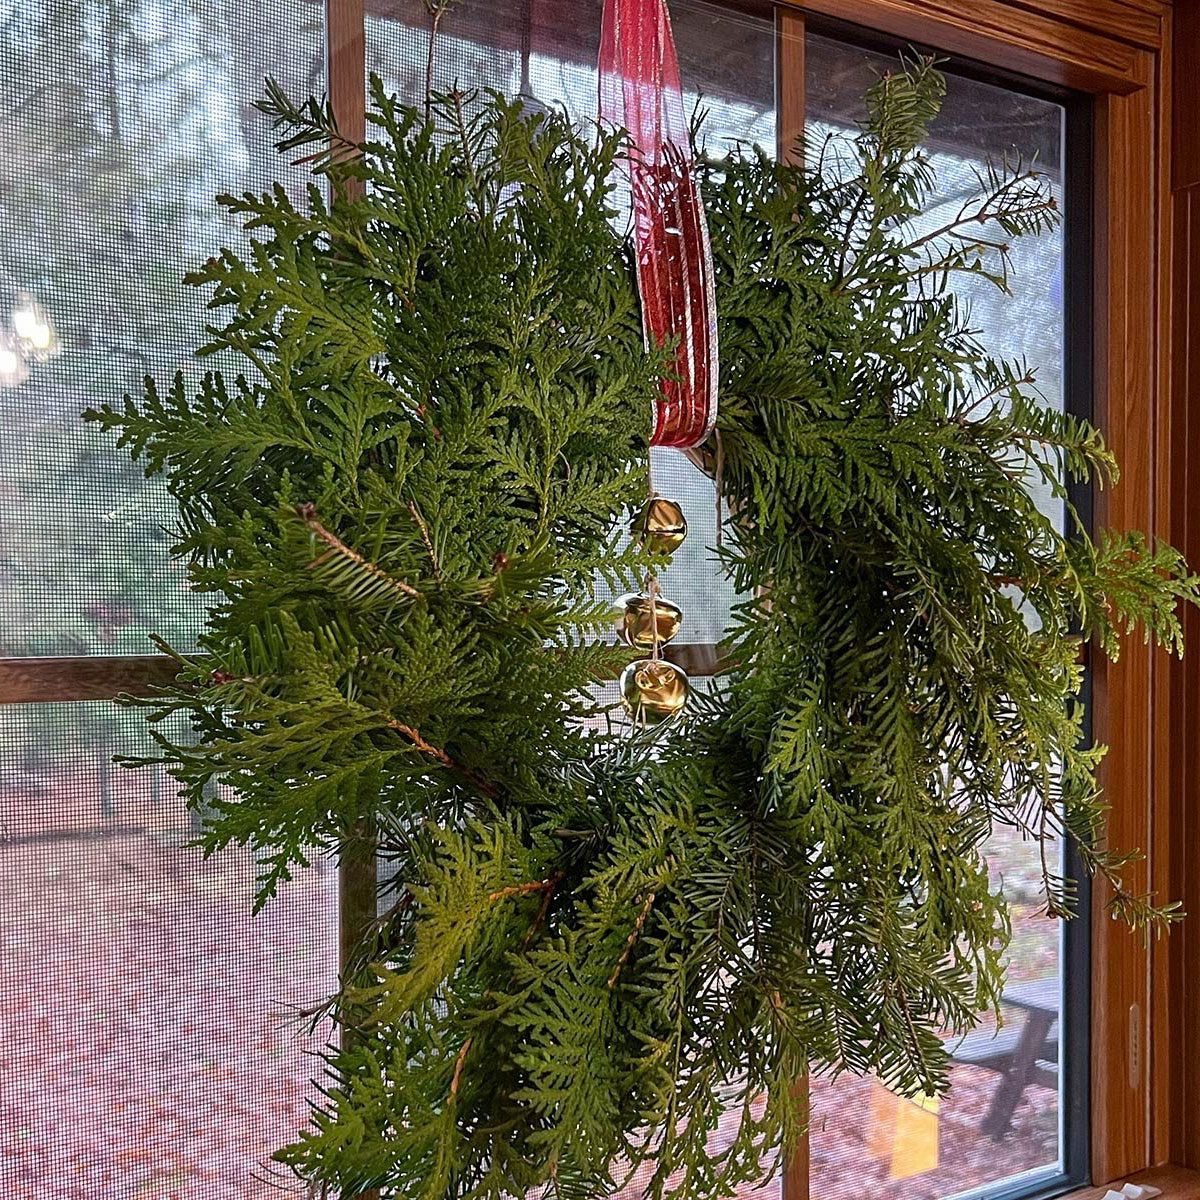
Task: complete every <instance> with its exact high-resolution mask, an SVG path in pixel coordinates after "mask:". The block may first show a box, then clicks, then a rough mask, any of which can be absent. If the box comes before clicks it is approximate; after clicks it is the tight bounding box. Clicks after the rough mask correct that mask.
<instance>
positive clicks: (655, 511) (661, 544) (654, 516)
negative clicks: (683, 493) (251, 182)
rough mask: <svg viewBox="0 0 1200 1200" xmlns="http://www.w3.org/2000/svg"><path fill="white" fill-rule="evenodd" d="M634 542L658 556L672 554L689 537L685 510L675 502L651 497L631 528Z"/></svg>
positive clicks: (659, 497)
mask: <svg viewBox="0 0 1200 1200" xmlns="http://www.w3.org/2000/svg"><path fill="white" fill-rule="evenodd" d="M629 532H630V534H631V535H632V537H633V540H634V541H635V542H637V543H638V544H639V545H641V546H644V547H645V548H646V549H647V550H653V551H654V552H655V553H656V554H672V553H674V551H676V550H678V549H679V547H680V546H682V545H683V539H684V538H685V537H687V521H686V520H685V519H684V516H683V509H682V508H680V507H679V505H678V504H676V503H675V501H674V500H668V499H666V498H665V497H664V496H651V497H650V499H649V500H647V501H646V503H645V504H644V505H643V506H642V510H641V512H639V513H638V514H637V516H636V517H634V518H633V522H632V524H631V525H630V526H629Z"/></svg>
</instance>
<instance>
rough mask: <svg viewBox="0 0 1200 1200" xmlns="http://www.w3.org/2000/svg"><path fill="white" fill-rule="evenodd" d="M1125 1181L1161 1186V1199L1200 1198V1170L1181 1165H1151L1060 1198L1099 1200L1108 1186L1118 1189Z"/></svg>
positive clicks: (1068, 1199) (1194, 1199) (1198, 1199)
mask: <svg viewBox="0 0 1200 1200" xmlns="http://www.w3.org/2000/svg"><path fill="white" fill-rule="evenodd" d="M1126 1182H1129V1183H1149V1184H1152V1185H1153V1186H1154V1187H1157V1188H1162V1198H1161V1200H1200V1171H1188V1170H1186V1169H1185V1168H1183V1167H1153V1168H1151V1169H1150V1170H1149V1171H1139V1172H1138V1173H1137V1174H1136V1175H1130V1176H1129V1179H1128V1180H1124V1179H1118V1180H1116V1181H1115V1183H1111V1184H1107V1185H1106V1186H1105V1187H1098V1188H1084V1189H1083V1190H1082V1191H1080V1192H1071V1193H1070V1194H1069V1195H1067V1196H1064V1197H1063V1198H1062V1200H1100V1197H1101V1196H1103V1195H1104V1193H1105V1192H1106V1191H1108V1189H1109V1188H1110V1187H1112V1188H1117V1189H1119V1188H1120V1186H1121V1185H1122V1184H1123V1183H1126Z"/></svg>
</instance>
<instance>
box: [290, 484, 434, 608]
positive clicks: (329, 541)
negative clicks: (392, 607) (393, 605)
mask: <svg viewBox="0 0 1200 1200" xmlns="http://www.w3.org/2000/svg"><path fill="white" fill-rule="evenodd" d="M296 516H298V517H299V518H300V520H302V521H303V522H304V524H305V525H306V526H307V527H308V529H309V530H310V532H311V533H312V534H313V536H314V537H316V538H317V539H318V540H319V541H322V542H324V543H325V545H326V546H328V547H329V550H328V551H327V552H326V553H325V554H323V555H321V556H320V557H319V558H315V559H313V561H312V562H311V563H309V568H310V569H315V568H316V567H319V566H321V565H322V564H323V563H325V562H327V561H328V560H329V558H330V557H331V556H332V555H338V556H339V557H341V558H343V559H345V560H346V561H347V562H351V563H353V564H354V565H355V566H356V567H359V568H361V569H362V570H363V571H366V572H367V574H369V575H370V576H371V577H372V578H373V579H375V580H377V581H378V582H379V583H381V584H382V585H383V586H384V587H387V588H390V589H392V590H393V591H395V592H399V593H400V594H401V595H404V596H407V597H409V598H411V599H418V598H419V597H420V595H421V593H420V592H419V591H418V590H417V589H416V588H415V587H413V586H412V584H410V583H405V582H404V580H403V579H395V578H393V577H392V576H391V575H389V574H388V573H387V572H386V571H385V570H384V569H383V568H382V567H379V566H377V565H376V564H375V563H373V562H368V560H367V559H365V558H364V557H363V556H362V555H361V554H359V553H358V551H357V550H353V549H351V548H350V547H349V546H347V545H346V543H345V542H343V541H342V540H341V538H339V537H338V536H337V535H336V534H334V533H330V531H329V530H328V529H326V528H325V526H324V525H322V524H321V522H320V521H318V520H317V511H316V508H315V507H314V506H313V505H312V504H300V505H297V506H296Z"/></svg>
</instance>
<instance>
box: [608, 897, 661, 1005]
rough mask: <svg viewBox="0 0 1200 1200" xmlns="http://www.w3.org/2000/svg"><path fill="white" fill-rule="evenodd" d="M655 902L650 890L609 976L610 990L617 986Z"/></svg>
mask: <svg viewBox="0 0 1200 1200" xmlns="http://www.w3.org/2000/svg"><path fill="white" fill-rule="evenodd" d="M653 904H654V893H653V892H650V893H648V894H647V896H646V899H645V901H644V902H643V904H642V911H641V912H639V913H638V918H637V920H636V921H634V923H633V928H632V929H631V930H630V931H629V936H628V937H627V938H626V939H625V949H624V950H622V951H621V957H620V958H618V959H617V965H616V966H615V967H613V969H612V974H611V975H610V976H609V977H608V990H609V991H610V992H611V991H612V989H613V988H615V987H616V986H617V980H618V979H620V978H621V971H622V970H623V969H624V967H625V964H626V963H627V962H628V961H629V956H630V955H631V954H632V953H633V946H634V943H635V942H636V941H637V940H638V937H639V936H640V935H641V932H642V929H643V927H644V926H645V924H646V918H647V917H648V916H649V915H650V908H651V906H652V905H653Z"/></svg>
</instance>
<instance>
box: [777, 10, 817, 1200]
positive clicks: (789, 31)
mask: <svg viewBox="0 0 1200 1200" xmlns="http://www.w3.org/2000/svg"><path fill="white" fill-rule="evenodd" d="M805 32H806V29H805V18H804V13H803V12H801V11H800V10H798V9H795V8H783V7H777V8H776V9H775V111H776V113H777V114H778V116H777V121H778V126H777V129H776V142H777V145H776V153H777V154H778V155H779V158H780V160H781V161H783V162H789V163H796V162H802V161H803V155H804V149H803V145H802V143H801V141H800V139H801V138H802V137H803V136H804V108H805V95H804V38H805ZM796 1091H797V1093H798V1094H799V1095H800V1096H801V1097H802V1099H803V1102H804V1104H805V1107H806V1109H807V1106H808V1102H809V1088H808V1076H807V1074H806V1075H804V1076H802V1077H801V1078H800V1079H797V1080H796ZM805 1115H806V1117H807V1115H808V1114H807V1112H806V1114H805ZM782 1200H809V1153H808V1127H807V1124H806V1126H805V1129H804V1131H803V1133H801V1134H800V1136H799V1137H798V1138H797V1139H796V1141H795V1143H794V1144H793V1145H791V1146H787V1147H785V1148H784V1169H783V1182H782Z"/></svg>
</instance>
